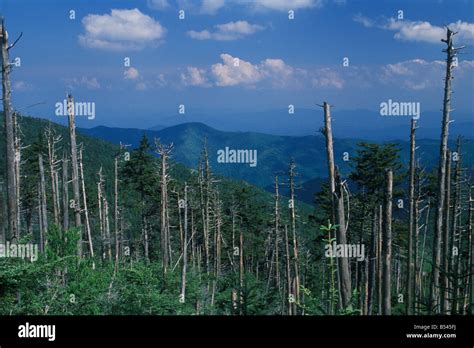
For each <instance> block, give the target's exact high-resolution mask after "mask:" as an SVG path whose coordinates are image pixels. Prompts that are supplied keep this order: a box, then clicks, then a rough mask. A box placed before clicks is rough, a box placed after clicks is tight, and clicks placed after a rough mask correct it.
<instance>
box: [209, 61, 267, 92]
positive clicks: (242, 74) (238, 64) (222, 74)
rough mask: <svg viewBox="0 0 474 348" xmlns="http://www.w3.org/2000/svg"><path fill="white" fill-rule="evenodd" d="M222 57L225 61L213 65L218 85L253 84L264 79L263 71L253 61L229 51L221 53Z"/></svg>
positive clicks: (212, 69) (213, 72) (212, 68)
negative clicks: (235, 55)
mask: <svg viewBox="0 0 474 348" xmlns="http://www.w3.org/2000/svg"><path fill="white" fill-rule="evenodd" d="M220 57H221V59H222V61H223V63H217V64H214V65H212V67H211V71H212V74H213V76H214V78H215V80H216V85H217V86H235V85H238V84H244V85H252V84H255V83H257V82H258V81H260V80H261V79H262V73H261V72H260V71H259V69H258V67H256V66H254V65H252V63H250V62H247V61H245V60H241V59H239V58H237V57H232V56H231V55H230V54H227V53H224V54H221V55H220Z"/></svg>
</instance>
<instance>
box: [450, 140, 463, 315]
mask: <svg viewBox="0 0 474 348" xmlns="http://www.w3.org/2000/svg"><path fill="white" fill-rule="evenodd" d="M456 143H457V144H456V152H455V153H453V161H455V162H456V164H455V169H454V195H453V214H452V218H451V238H450V244H449V267H450V270H451V272H450V275H451V278H452V297H453V302H452V309H451V313H452V314H457V313H458V309H459V308H458V307H459V301H458V299H459V298H460V293H459V290H460V286H459V285H460V284H459V280H460V279H459V276H460V274H459V271H460V267H459V261H460V257H459V253H460V249H461V215H462V207H461V174H462V173H461V159H462V157H461V137H458V139H457V142H456ZM454 156H455V157H454ZM455 251H456V252H455Z"/></svg>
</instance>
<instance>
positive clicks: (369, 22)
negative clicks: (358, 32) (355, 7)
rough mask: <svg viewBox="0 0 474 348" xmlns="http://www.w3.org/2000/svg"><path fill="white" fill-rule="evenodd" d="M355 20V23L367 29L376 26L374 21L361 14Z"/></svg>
mask: <svg viewBox="0 0 474 348" xmlns="http://www.w3.org/2000/svg"><path fill="white" fill-rule="evenodd" d="M353 19H354V22H357V23H360V24H362V25H363V26H364V27H366V28H371V27H373V26H374V25H375V23H374V21H373V20H371V19H370V18H367V17H365V16H363V15H361V14H360V13H358V14H356V15H354V17H353Z"/></svg>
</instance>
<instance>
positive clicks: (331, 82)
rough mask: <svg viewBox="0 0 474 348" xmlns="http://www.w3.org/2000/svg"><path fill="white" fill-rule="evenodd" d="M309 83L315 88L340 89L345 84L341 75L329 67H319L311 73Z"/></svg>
mask: <svg viewBox="0 0 474 348" xmlns="http://www.w3.org/2000/svg"><path fill="white" fill-rule="evenodd" d="M311 84H312V86H313V87H317V88H336V89H341V88H343V87H344V85H345V81H344V79H343V78H342V77H341V75H340V74H339V73H338V72H337V71H336V70H333V69H331V68H319V69H317V70H316V71H314V72H313V73H312V74H311Z"/></svg>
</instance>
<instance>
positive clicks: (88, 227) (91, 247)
mask: <svg viewBox="0 0 474 348" xmlns="http://www.w3.org/2000/svg"><path fill="white" fill-rule="evenodd" d="M79 169H80V175H81V184H82V199H83V203H84V217H85V222H86V224H85V227H86V233H87V239H88V244H89V253H90V257H91V258H92V269H95V262H94V244H93V241H92V232H91V225H90V221H89V210H88V209H87V194H86V185H85V179H84V166H83V164H82V147H81V149H80V150H79Z"/></svg>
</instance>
